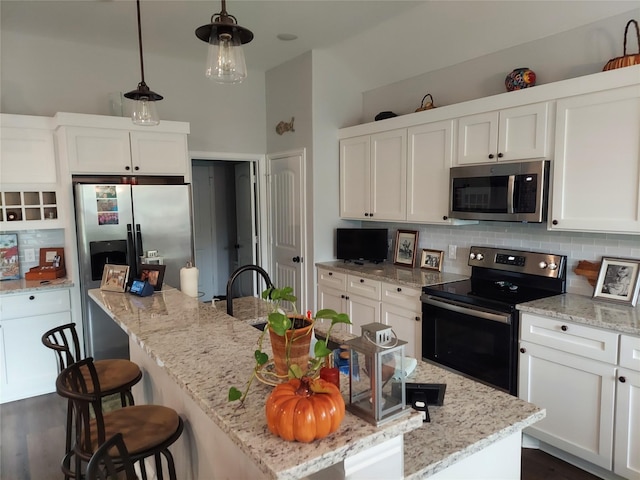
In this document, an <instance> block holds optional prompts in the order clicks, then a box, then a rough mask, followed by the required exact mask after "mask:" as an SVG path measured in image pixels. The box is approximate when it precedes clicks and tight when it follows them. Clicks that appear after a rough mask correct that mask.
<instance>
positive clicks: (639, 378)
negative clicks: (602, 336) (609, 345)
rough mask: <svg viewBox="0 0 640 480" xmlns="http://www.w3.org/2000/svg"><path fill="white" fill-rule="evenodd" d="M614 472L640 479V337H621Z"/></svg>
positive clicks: (632, 479)
mask: <svg viewBox="0 0 640 480" xmlns="http://www.w3.org/2000/svg"><path fill="white" fill-rule="evenodd" d="M616 389H617V390H616V423H615V452H614V458H613V471H614V472H615V473H616V474H618V475H620V476H622V477H624V478H628V479H629V480H640V454H639V452H640V337H630V336H628V335H622V336H621V337H620V368H619V369H618V382H617V387H616Z"/></svg>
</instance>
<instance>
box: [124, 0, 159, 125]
mask: <svg viewBox="0 0 640 480" xmlns="http://www.w3.org/2000/svg"><path fill="white" fill-rule="evenodd" d="M136 6H137V9H138V45H139V47H140V73H141V77H142V79H141V81H140V83H139V84H138V88H136V89H135V90H132V91H131V92H127V93H125V94H124V96H125V98H129V99H131V100H134V101H135V105H134V107H133V110H132V112H131V120H132V121H133V123H135V124H136V125H144V126H151V125H158V124H159V123H160V117H159V116H158V111H157V110H156V103H155V102H157V101H158V100H162V95H158V94H157V93H155V92H152V91H151V90H149V87H147V84H146V83H145V82H144V59H143V55H142V28H141V26H140V0H136Z"/></svg>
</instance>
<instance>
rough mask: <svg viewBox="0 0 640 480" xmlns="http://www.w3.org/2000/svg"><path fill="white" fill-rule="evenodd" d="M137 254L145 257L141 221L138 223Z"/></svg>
mask: <svg viewBox="0 0 640 480" xmlns="http://www.w3.org/2000/svg"><path fill="white" fill-rule="evenodd" d="M136 254H137V255H138V257H144V250H143V248H142V231H141V230H140V224H139V223H136Z"/></svg>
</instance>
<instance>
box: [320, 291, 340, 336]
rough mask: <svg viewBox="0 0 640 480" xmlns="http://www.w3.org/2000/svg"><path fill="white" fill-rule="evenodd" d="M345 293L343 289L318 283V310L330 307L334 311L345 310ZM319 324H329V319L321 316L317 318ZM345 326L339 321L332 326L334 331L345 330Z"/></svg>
mask: <svg viewBox="0 0 640 480" xmlns="http://www.w3.org/2000/svg"><path fill="white" fill-rule="evenodd" d="M346 297H347V296H346V294H345V292H344V290H338V289H336V288H331V287H327V286H324V285H318V310H322V309H323V308H330V309H331V310H335V311H336V312H345V311H346V307H347V300H346ZM317 321H318V322H319V323H320V324H321V325H327V326H329V325H331V320H329V319H326V318H321V319H319V320H317ZM345 329H346V327H345V325H344V324H342V323H340V324H337V325H336V326H335V327H334V330H335V331H345Z"/></svg>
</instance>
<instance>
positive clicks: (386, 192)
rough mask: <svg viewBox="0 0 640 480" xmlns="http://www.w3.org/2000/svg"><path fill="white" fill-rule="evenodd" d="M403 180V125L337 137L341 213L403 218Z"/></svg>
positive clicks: (404, 175) (370, 218) (404, 166)
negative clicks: (368, 133) (401, 127)
mask: <svg viewBox="0 0 640 480" xmlns="http://www.w3.org/2000/svg"><path fill="white" fill-rule="evenodd" d="M406 182H407V130H406V129H399V130H391V131H388V132H381V133H377V134H373V135H363V136H359V137H354V138H348V139H344V140H341V141H340V216H341V217H343V218H354V219H360V220H379V221H384V220H404V219H405V217H406V200H405V196H404V192H406Z"/></svg>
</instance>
